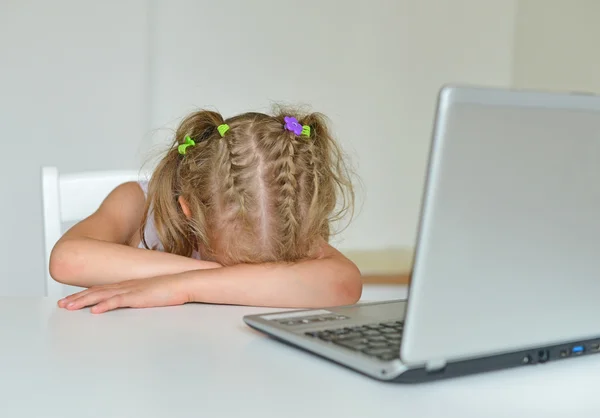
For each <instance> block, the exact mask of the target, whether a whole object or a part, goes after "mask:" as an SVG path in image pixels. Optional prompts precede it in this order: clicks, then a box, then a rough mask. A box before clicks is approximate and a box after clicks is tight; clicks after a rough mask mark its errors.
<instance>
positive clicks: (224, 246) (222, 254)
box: [142, 111, 354, 265]
mask: <svg viewBox="0 0 600 418" xmlns="http://www.w3.org/2000/svg"><path fill="white" fill-rule="evenodd" d="M296 121H297V123H296ZM353 201H354V193H353V191H352V186H351V183H350V181H349V178H348V177H347V169H346V166H345V164H344V161H343V158H342V154H341V152H340V149H339V147H338V146H337V144H336V143H335V141H334V140H333V139H332V137H331V135H330V133H329V131H328V129H327V126H326V124H325V120H324V118H323V116H321V115H319V114H314V113H313V114H308V115H299V114H293V113H278V114H276V115H273V116H271V115H266V114H262V113H245V114H242V115H238V116H235V117H232V118H230V119H227V120H225V119H223V117H222V116H221V115H220V114H219V113H216V112H211V111H199V112H196V113H193V114H191V115H189V116H188V117H186V118H185V119H184V120H183V122H182V123H181V124H180V126H179V128H178V129H177V131H176V133H175V138H174V141H173V143H172V145H171V147H170V149H169V151H168V152H167V154H166V156H165V157H164V158H163V159H162V161H161V162H160V163H159V165H158V167H157V169H156V170H155V172H154V174H153V176H152V178H151V180H150V184H149V191H148V201H147V205H146V216H145V217H144V225H143V226H142V231H144V226H145V223H146V220H147V217H148V216H149V212H150V211H152V212H153V215H150V216H153V217H154V222H155V226H156V229H157V233H158V236H159V238H160V241H161V243H162V244H163V246H164V248H165V251H167V252H171V253H175V254H180V255H185V256H190V255H191V254H192V251H193V250H197V249H200V250H201V253H202V255H203V257H205V258H208V259H213V260H216V261H218V262H220V263H221V264H223V265H231V264H238V263H260V262H269V261H296V260H299V259H303V258H309V257H312V256H314V255H315V254H316V252H317V251H318V248H319V245H320V243H321V242H322V241H323V240H325V241H328V239H329V237H330V233H331V231H330V225H331V222H332V221H334V220H337V219H340V218H341V217H343V215H344V214H345V213H346V211H347V210H348V209H351V208H352V205H353ZM142 233H143V232H142ZM142 239H143V242H144V243H145V239H144V237H143V235H142Z"/></svg>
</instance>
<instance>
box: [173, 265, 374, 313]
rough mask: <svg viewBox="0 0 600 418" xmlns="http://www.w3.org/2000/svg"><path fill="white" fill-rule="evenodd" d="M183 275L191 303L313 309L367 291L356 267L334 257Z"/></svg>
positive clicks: (355, 297) (352, 300)
mask: <svg viewBox="0 0 600 418" xmlns="http://www.w3.org/2000/svg"><path fill="white" fill-rule="evenodd" d="M178 276H180V277H181V278H182V282H183V283H184V287H185V289H186V292H187V295H188V299H189V301H190V302H203V303H219V304H234V305H251V306H265V307H287V308H312V307H323V306H339V305H349V304H353V303H356V302H357V301H358V300H359V299H360V296H361V292H362V280H361V276H360V271H359V270H358V269H357V268H356V266H355V265H354V264H353V263H351V262H346V261H342V260H339V259H331V258H324V259H318V260H310V261H303V262H299V263H274V264H259V265H238V266H232V267H224V268H221V269H214V270H205V271H190V272H186V273H182V274H180V275H178Z"/></svg>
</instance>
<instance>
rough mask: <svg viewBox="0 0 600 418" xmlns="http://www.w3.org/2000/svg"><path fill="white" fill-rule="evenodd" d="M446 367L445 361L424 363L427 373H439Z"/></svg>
mask: <svg viewBox="0 0 600 418" xmlns="http://www.w3.org/2000/svg"><path fill="white" fill-rule="evenodd" d="M445 367H446V360H432V361H428V362H427V363H425V370H426V371H427V373H435V372H441V371H442V370H444V368H445Z"/></svg>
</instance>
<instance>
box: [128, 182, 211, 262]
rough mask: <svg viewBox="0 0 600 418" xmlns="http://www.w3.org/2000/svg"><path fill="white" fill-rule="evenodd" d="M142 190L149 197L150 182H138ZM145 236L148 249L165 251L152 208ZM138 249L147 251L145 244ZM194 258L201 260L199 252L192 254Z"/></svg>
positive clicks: (140, 244)
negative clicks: (157, 231)
mask: <svg viewBox="0 0 600 418" xmlns="http://www.w3.org/2000/svg"><path fill="white" fill-rule="evenodd" d="M138 184H139V185H140V187H141V189H142V190H143V191H144V196H146V197H148V182H147V181H140V182H138ZM144 236H145V237H146V243H147V244H148V247H150V248H151V249H156V251H164V250H165V249H164V247H163V245H162V243H161V242H160V239H159V238H158V234H157V233H156V227H155V226H154V216H153V215H152V208H150V212H149V213H148V219H147V220H146V227H145V228H144ZM138 248H143V249H146V247H145V246H144V243H143V242H141V240H140V243H139V244H138ZM192 258H195V259H197V260H201V258H200V254H199V253H198V251H194V252H193V253H192Z"/></svg>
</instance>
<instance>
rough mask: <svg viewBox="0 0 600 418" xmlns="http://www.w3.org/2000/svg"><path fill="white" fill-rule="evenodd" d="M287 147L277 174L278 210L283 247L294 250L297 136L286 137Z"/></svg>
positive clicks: (296, 223) (295, 233) (295, 232)
mask: <svg viewBox="0 0 600 418" xmlns="http://www.w3.org/2000/svg"><path fill="white" fill-rule="evenodd" d="M285 136H286V137H285V138H283V140H284V142H285V145H284V148H283V150H282V153H281V160H280V167H279V170H278V172H277V179H276V180H277V183H278V184H279V187H280V191H281V193H279V194H278V199H277V200H278V202H277V206H278V210H279V213H280V217H281V224H280V228H281V232H282V236H281V237H282V239H281V242H282V246H283V247H284V248H286V249H288V248H293V247H294V243H295V242H296V239H297V235H298V218H297V214H296V213H297V201H298V198H297V193H298V180H297V177H296V174H297V167H296V162H295V159H296V156H297V151H296V150H297V146H298V141H297V139H296V137H295V136H291V135H285Z"/></svg>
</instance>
